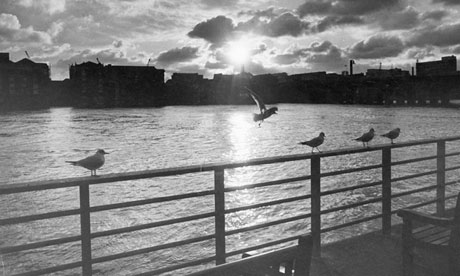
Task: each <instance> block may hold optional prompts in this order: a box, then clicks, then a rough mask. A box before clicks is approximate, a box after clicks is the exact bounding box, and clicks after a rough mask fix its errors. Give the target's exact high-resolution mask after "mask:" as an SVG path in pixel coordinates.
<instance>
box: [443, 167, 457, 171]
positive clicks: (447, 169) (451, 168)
mask: <svg viewBox="0 0 460 276" xmlns="http://www.w3.org/2000/svg"><path fill="white" fill-rule="evenodd" d="M458 169H460V166H455V167H450V168H446V169H445V170H444V171H446V172H448V171H453V170H458Z"/></svg>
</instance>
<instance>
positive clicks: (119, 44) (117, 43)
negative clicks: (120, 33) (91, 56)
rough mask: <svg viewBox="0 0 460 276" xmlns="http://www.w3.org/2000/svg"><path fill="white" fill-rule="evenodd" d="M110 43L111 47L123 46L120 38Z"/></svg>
mask: <svg viewBox="0 0 460 276" xmlns="http://www.w3.org/2000/svg"><path fill="white" fill-rule="evenodd" d="M112 45H113V47H115V48H120V47H121V46H123V41H121V40H116V41H114V42H112Z"/></svg>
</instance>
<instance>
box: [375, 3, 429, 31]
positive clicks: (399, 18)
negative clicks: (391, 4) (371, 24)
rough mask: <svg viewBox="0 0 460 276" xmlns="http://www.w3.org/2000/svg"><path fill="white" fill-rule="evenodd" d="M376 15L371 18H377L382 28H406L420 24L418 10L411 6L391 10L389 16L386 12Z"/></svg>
mask: <svg viewBox="0 0 460 276" xmlns="http://www.w3.org/2000/svg"><path fill="white" fill-rule="evenodd" d="M376 17H377V18H376V19H375V18H373V20H377V21H378V24H379V25H380V26H381V27H382V28H383V29H384V30H407V29H412V28H414V27H417V26H418V25H419V24H420V15H419V12H418V11H416V10H415V9H414V8H413V7H407V8H406V9H404V10H397V11H393V12H392V13H391V16H388V12H381V13H378V15H377V16H376Z"/></svg>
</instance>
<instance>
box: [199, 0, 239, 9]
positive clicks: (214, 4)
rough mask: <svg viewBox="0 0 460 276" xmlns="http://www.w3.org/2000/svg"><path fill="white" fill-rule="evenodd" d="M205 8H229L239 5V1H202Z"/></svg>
mask: <svg viewBox="0 0 460 276" xmlns="http://www.w3.org/2000/svg"><path fill="white" fill-rule="evenodd" d="M200 2H201V4H203V6H204V7H205V8H211V9H214V8H228V7H235V6H237V5H238V2H239V0H200Z"/></svg>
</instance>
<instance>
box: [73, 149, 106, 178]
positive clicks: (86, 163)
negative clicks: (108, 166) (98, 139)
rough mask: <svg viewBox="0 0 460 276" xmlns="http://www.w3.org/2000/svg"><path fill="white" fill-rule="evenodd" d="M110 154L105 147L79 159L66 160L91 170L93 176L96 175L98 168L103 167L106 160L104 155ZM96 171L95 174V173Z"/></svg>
mask: <svg viewBox="0 0 460 276" xmlns="http://www.w3.org/2000/svg"><path fill="white" fill-rule="evenodd" d="M105 154H108V152H105V151H104V150H103V149H99V150H97V152H96V153H95V154H94V155H91V156H88V157H86V158H84V159H81V160H78V161H66V162H67V163H70V164H72V165H74V166H80V167H83V168H85V169H88V170H90V171H91V176H96V170H97V169H99V168H100V167H102V165H104V162H105V158H104V155H105ZM93 172H94V174H93Z"/></svg>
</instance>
